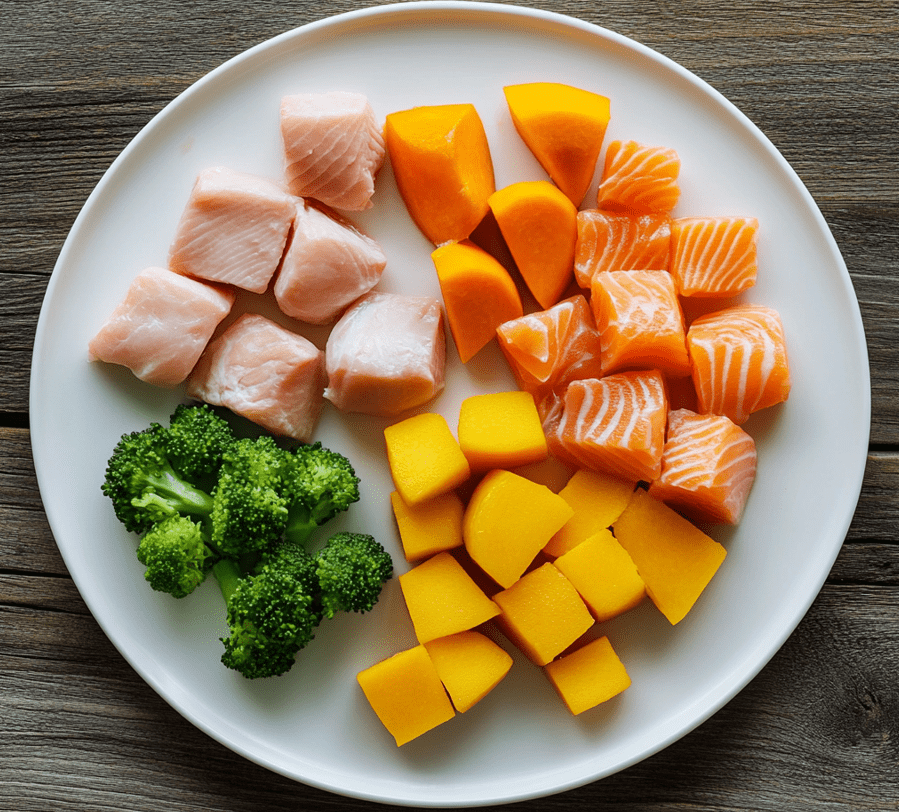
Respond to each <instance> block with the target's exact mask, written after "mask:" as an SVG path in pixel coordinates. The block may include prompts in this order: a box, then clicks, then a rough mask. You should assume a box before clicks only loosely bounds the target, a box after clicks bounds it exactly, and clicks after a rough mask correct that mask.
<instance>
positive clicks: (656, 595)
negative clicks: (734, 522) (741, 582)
mask: <svg viewBox="0 0 899 812" xmlns="http://www.w3.org/2000/svg"><path fill="white" fill-rule="evenodd" d="M612 530H613V531H614V533H615V538H616V539H618V543H619V544H620V545H621V546H622V547H624V549H625V550H627V552H628V554H629V555H630V557H631V558H632V559H633V561H634V563H635V564H636V565H637V571H638V572H639V573H640V577H641V578H642V579H643V581H644V582H645V583H646V592H647V594H648V595H649V597H650V598H651V599H652V601H653V603H655V605H656V606H657V607H658V608H659V611H660V612H661V613H662V614H663V615H665V617H666V618H668V620H669V621H670V622H671V623H672V624H674V623H679V622H680V621H681V620H683V618H684V617H685V616H686V614H687V612H689V611H690V609H691V608H692V607H693V605H694V604H695V603H696V601H697V599H698V598H699V596H700V595H701V594H702V591H703V590H704V589H705V588H706V586H708V583H709V581H711V580H712V576H713V575H714V574H715V573H716V572H717V571H718V567H720V566H721V562H722V561H724V556H725V555H726V552H725V549H724V547H722V546H721V545H720V544H719V543H718V542H717V541H715V540H714V539H712V538H710V537H709V536H707V535H706V534H705V533H703V532H702V531H701V530H700V529H699V528H697V527H696V526H695V525H693V524H691V523H690V522H689V521H688V520H687V519H685V518H684V517H683V516H681V515H680V514H679V513H676V512H675V511H674V510H672V509H671V508H670V507H668V506H667V505H665V504H663V503H662V502H660V501H658V500H657V499H655V498H654V497H652V496H650V495H649V494H648V493H647V492H646V491H643V490H639V491H637V492H636V493H635V494H634V498H633V499H631V501H630V504H629V505H628V506H627V507H626V508H625V510H624V513H622V514H621V516H620V517H619V518H618V520H617V521H616V522H615V523H614V524H613V525H612Z"/></svg>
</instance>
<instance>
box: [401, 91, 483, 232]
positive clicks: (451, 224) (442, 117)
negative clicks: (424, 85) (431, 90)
mask: <svg viewBox="0 0 899 812" xmlns="http://www.w3.org/2000/svg"><path fill="white" fill-rule="evenodd" d="M384 139H385V142H386V144H387V152H388V153H389V155H390V163H391V166H392V168H393V174H394V177H395V178H396V185H397V187H398V189H399V191H400V195H401V196H402V198H403V202H404V203H405V204H406V209H407V210H408V211H409V215H410V216H411V217H412V219H413V220H414V221H415V224H416V225H417V226H418V227H419V229H420V230H421V232H422V233H423V234H424V235H425V236H426V237H427V238H428V239H429V240H430V241H431V242H432V243H434V245H442V244H443V243H446V242H450V241H452V240H464V239H466V238H467V237H469V236H470V235H471V233H472V231H474V230H475V228H476V227H477V225H478V224H479V223H480V222H481V220H482V219H483V218H484V216H485V215H486V214H487V212H488V211H489V210H490V209H489V207H488V205H487V199H488V198H489V197H490V195H491V194H493V192H494V190H495V185H494V180H493V161H492V159H491V157H490V147H489V145H488V143H487V135H486V133H485V132H484V125H483V123H482V122H481V118H480V116H479V115H478V112H477V110H475V108H474V106H473V105H471V104H444V105H430V106H422V107H414V108H412V109H411V110H403V111H400V112H397V113H390V114H389V115H388V116H387V118H386V121H385V124H384Z"/></svg>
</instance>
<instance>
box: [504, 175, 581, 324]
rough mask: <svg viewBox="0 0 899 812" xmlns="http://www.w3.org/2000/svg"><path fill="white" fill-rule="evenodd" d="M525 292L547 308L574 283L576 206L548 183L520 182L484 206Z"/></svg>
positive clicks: (542, 181)
mask: <svg viewBox="0 0 899 812" xmlns="http://www.w3.org/2000/svg"><path fill="white" fill-rule="evenodd" d="M487 202H488V204H489V205H490V209H491V211H492V212H493V216H494V217H495V218H496V222H497V225H498V226H499V230H500V231H501V232H502V235H503V239H504V240H505V241H506V245H507V246H508V248H509V252H510V253H511V254H512V259H514V260H515V265H516V266H517V268H518V270H519V272H520V273H521V276H522V278H523V279H524V281H525V284H526V285H527V286H528V290H530V291H531V293H532V294H533V295H534V298H535V299H536V300H537V302H538V303H539V304H540V306H541V307H542V308H547V307H552V306H553V305H554V304H556V302H558V301H559V300H560V299H561V298H562V295H563V293H564V292H565V291H566V289H567V288H568V286H569V285H570V284H571V282H572V281H573V279H574V248H575V244H576V243H577V207H576V206H575V205H574V203H572V202H571V201H570V200H569V199H568V198H567V197H566V196H565V194H564V193H563V192H562V191H561V190H560V189H559V188H558V187H557V186H553V185H552V184H551V183H549V182H548V181H544V180H538V181H522V182H521V183H513V184H512V185H511V186H506V187H505V188H503V189H500V190H499V191H497V192H494V193H493V194H492V195H491V196H490V199H489V200H488V201H487Z"/></svg>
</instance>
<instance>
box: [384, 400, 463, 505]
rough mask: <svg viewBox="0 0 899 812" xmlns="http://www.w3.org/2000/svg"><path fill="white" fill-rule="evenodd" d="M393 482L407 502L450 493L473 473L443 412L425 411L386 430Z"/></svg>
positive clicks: (411, 503)
mask: <svg viewBox="0 0 899 812" xmlns="http://www.w3.org/2000/svg"><path fill="white" fill-rule="evenodd" d="M384 441H385V443H386V444H387V462H388V464H389V465H390V475H391V477H393V484H394V485H396V489H397V490H398V491H399V493H400V495H401V496H402V497H403V501H404V502H406V504H408V505H417V504H418V503H420V502H424V501H425V500H427V499H433V498H434V497H435V496H438V495H439V494H441V493H447V492H448V491H451V490H452V489H453V488H456V487H458V486H459V485H461V484H462V483H463V482H465V481H466V480H467V479H468V477H469V476H470V475H471V468H470V467H469V465H468V460H467V459H465V455H464V454H463V453H462V449H461V448H460V447H459V442H458V440H456V438H455V437H453V433H452V432H451V431H450V427H449V424H448V423H447V422H446V418H445V417H443V415H440V414H436V413H434V412H424V413H423V414H417V415H413V416H412V417H407V418H406V419H405V420H401V421H400V422H399V423H394V424H393V425H392V426H388V427H387V428H386V429H384Z"/></svg>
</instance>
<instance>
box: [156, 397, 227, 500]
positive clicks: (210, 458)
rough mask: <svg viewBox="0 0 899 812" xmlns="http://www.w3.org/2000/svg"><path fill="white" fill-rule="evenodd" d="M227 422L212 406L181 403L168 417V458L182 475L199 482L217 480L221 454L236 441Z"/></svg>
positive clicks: (208, 484) (166, 437) (209, 485)
mask: <svg viewBox="0 0 899 812" xmlns="http://www.w3.org/2000/svg"><path fill="white" fill-rule="evenodd" d="M234 440H235V436H234V432H233V430H232V429H231V426H230V425H228V422H227V421H226V420H225V419H224V418H222V417H219V416H218V415H217V414H216V413H215V412H214V411H213V410H212V408H211V407H210V406H208V405H207V404H205V403H201V404H198V405H195V406H185V405H183V404H182V405H180V406H178V407H177V408H176V409H175V411H174V413H173V414H172V416H171V418H170V420H169V430H168V432H166V435H165V444H166V450H167V451H168V458H169V462H170V463H171V465H172V468H174V469H175V470H176V471H177V472H178V473H179V474H181V476H183V477H184V478H185V479H187V480H188V481H190V482H194V483H196V484H201V483H203V484H206V485H207V486H208V488H209V490H211V489H212V487H213V485H214V484H215V475H216V474H217V473H218V470H219V468H220V467H221V464H222V456H223V455H224V453H225V451H226V450H227V449H228V447H229V446H230V445H231V444H232V443H233V442H234Z"/></svg>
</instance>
